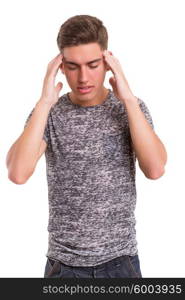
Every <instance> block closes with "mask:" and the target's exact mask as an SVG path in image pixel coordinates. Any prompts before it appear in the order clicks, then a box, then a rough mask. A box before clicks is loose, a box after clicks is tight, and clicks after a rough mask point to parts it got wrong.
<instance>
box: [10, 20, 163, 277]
mask: <svg viewBox="0 0 185 300" xmlns="http://www.w3.org/2000/svg"><path fill="white" fill-rule="evenodd" d="M57 42H58V47H59V50H60V54H59V55H57V56H56V57H55V58H54V59H53V60H52V61H51V62H50V63H49V65H48V69H47V73H46V76H45V78H44V84H43V89H42V93H41V97H40V99H39V101H38V102H37V103H36V105H35V107H34V109H33V110H32V112H31V113H30V115H29V116H28V119H27V121H26V124H25V128H24V131H23V133H22V134H21V136H20V137H19V138H18V139H17V141H16V142H15V143H14V144H13V145H12V147H11V148H10V150H9V152H8V155H7V167H8V171H9V179H10V180H11V181H13V182H15V183H16V184H23V183H25V182H26V181H27V180H28V178H29V177H30V176H31V175H32V174H33V172H34V170H35V167H36V164H37V162H38V160H39V158H40V157H41V155H42V154H43V153H44V152H45V157H46V164H47V181H48V197H49V224H48V231H49V246H48V252H47V262H46V268H45V274H44V276H45V277H63V278H66V277H83V278H93V277H97V278H98V277H99V278H100V277H101V278H108V277H112V278H115V277H117V278H123V277H141V270H140V263H139V257H138V249H137V241H136V231H135V216H134V210H135V205H136V187H135V162H136V157H137V159H138V163H139V166H140V168H141V170H142V171H143V173H144V174H145V176H146V177H147V178H150V179H157V178H159V177H161V176H162V175H163V174H164V166H165V164H166V160H167V155H166V150H165V148H164V145H163V144H162V142H161V141H160V139H159V138H158V136H157V135H156V134H155V132H154V127H153V122H152V118H151V116H150V113H149V110H148V108H147V106H146V105H145V103H144V102H143V101H142V100H141V99H139V98H137V97H136V96H134V95H133V93H132V91H131V89H130V87H129V85H128V82H127V80H126V78H125V76H124V73H123V70H122V67H121V65H120V63H119V61H118V59H117V58H116V57H114V55H113V54H112V53H111V52H110V51H108V50H107V42H108V34H107V31H106V28H105V27H104V25H103V24H102V22H101V21H100V20H99V19H97V18H95V17H92V16H88V15H79V16H74V17H72V18H70V19H68V20H67V21H66V22H65V23H64V24H63V25H62V26H61V28H60V31H59V34H58V38H57ZM59 70H61V71H62V73H63V74H64V75H65V76H66V79H67V82H68V84H69V87H70V88H71V92H69V93H66V94H64V95H62V96H61V97H59V92H60V90H61V89H62V86H63V84H62V82H59V83H57V85H56V86H55V77H56V75H57V72H58V71H59ZM108 70H110V71H111V72H112V74H113V76H112V77H111V78H110V84H111V86H112V90H111V89H107V88H105V87H104V85H103V84H104V79H105V75H106V72H107V71H108Z"/></svg>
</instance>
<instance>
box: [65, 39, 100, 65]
mask: <svg viewBox="0 0 185 300" xmlns="http://www.w3.org/2000/svg"><path fill="white" fill-rule="evenodd" d="M102 53H103V50H102V49H101V48H100V46H99V44H98V43H89V44H83V45H78V46H72V47H66V48H64V50H63V56H64V60H68V61H74V62H75V63H77V64H83V63H86V62H89V61H92V60H95V59H97V58H102V57H103V54H102Z"/></svg>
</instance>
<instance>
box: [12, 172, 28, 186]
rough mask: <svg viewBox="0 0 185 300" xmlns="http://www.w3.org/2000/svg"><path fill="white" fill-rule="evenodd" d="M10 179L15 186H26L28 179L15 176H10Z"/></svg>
mask: <svg viewBox="0 0 185 300" xmlns="http://www.w3.org/2000/svg"><path fill="white" fill-rule="evenodd" d="M8 179H9V180H10V181H11V182H13V183H15V184H25V183H26V181H27V179H23V178H19V177H15V176H12V175H11V174H10V175H8Z"/></svg>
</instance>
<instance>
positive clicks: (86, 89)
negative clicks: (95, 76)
mask: <svg viewBox="0 0 185 300" xmlns="http://www.w3.org/2000/svg"><path fill="white" fill-rule="evenodd" d="M77 89H78V90H79V92H80V93H81V94H87V93H90V92H91V91H92V89H93V86H79V87H77Z"/></svg>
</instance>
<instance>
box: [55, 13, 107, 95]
mask: <svg viewBox="0 0 185 300" xmlns="http://www.w3.org/2000/svg"><path fill="white" fill-rule="evenodd" d="M57 44H58V48H59V50H60V52H61V53H62V54H63V64H62V66H61V70H62V72H63V73H64V74H65V76H66V79H67V82H68V84H69V86H70V88H71V90H72V94H73V97H74V98H76V99H78V100H80V101H81V100H82V101H83V99H87V100H93V99H95V98H97V96H98V95H99V94H102V91H103V82H104V79H105V75H106V71H107V70H109V68H108V66H107V64H106V63H105V61H104V58H103V54H102V53H103V51H104V50H106V49H107V45H108V34H107V30H106V28H105V27H104V25H103V23H102V21H100V20H99V19H97V18H96V17H92V16H88V15H77V16H74V17H72V18H70V19H68V20H67V21H66V22H65V23H64V24H63V25H62V26H61V27H60V30H59V33H58V37H57ZM79 87H92V88H91V89H90V92H88V90H85V89H80V88H79Z"/></svg>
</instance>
